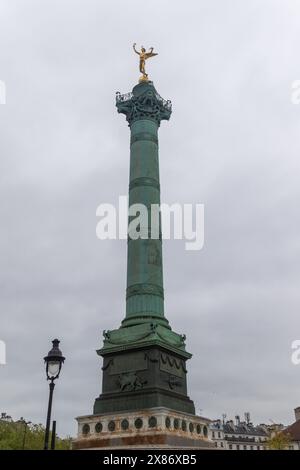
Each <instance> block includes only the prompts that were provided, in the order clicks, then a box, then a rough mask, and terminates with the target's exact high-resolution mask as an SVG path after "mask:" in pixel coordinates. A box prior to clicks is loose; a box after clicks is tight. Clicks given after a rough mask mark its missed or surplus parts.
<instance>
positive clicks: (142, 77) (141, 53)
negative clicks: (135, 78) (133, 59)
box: [133, 43, 157, 82]
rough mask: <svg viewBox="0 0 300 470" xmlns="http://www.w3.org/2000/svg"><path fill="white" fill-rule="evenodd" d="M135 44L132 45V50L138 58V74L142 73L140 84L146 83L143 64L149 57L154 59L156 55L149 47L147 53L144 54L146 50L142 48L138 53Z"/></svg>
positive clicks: (146, 77)
mask: <svg viewBox="0 0 300 470" xmlns="http://www.w3.org/2000/svg"><path fill="white" fill-rule="evenodd" d="M135 46H136V43H134V44H133V50H134V52H135V53H136V54H138V55H139V57H140V72H141V73H142V76H141V77H140V80H139V81H140V82H147V81H148V74H147V73H146V71H145V62H146V60H147V59H149V58H150V57H154V56H156V55H157V53H155V52H153V47H150V49H149V52H146V49H145V48H144V46H142V47H141V50H140V52H139V51H137V50H136V47H135Z"/></svg>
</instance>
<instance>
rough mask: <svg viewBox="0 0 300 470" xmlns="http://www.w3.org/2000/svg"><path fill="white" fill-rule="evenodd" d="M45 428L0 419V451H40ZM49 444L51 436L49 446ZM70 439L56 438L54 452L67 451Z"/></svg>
mask: <svg viewBox="0 0 300 470" xmlns="http://www.w3.org/2000/svg"><path fill="white" fill-rule="evenodd" d="M44 437H45V428H44V427H43V426H42V425H41V424H27V425H26V424H25V422H24V421H21V420H20V421H12V420H7V419H0V450H21V449H23V448H24V449H25V450H41V449H43V447H44ZM50 442H51V434H50V440H49V446H50ZM70 448H71V438H66V439H60V438H59V437H56V442H55V450H69V449H70Z"/></svg>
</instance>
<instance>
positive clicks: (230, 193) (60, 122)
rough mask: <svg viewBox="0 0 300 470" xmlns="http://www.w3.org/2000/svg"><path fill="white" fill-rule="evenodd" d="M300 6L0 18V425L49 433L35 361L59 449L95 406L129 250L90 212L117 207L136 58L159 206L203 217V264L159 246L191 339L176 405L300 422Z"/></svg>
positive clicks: (99, 5)
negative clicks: (156, 105)
mask: <svg viewBox="0 0 300 470" xmlns="http://www.w3.org/2000/svg"><path fill="white" fill-rule="evenodd" d="M299 24H300V1H299V0H291V1H288V0H235V1H234V0H205V1H204V0H202V1H201V0H197V1H196V0H193V1H192V0H188V1H186V2H182V1H177V0H172V1H171V0H164V1H162V0H160V1H158V0H152V1H151V2H149V3H145V2H140V1H136V0H135V1H133V0H126V1H124V0H118V1H116V0H109V1H107V0H102V1H101V0H97V1H96V0H51V1H50V0H43V1H40V0H35V1H31V0H19V1H17V0H2V1H1V3H0V80H4V81H5V82H6V87H7V104H6V105H0V152H1V153H0V157H1V158H0V165H1V167H0V178H1V183H0V198H1V203H0V217H1V218H0V220H1V231H0V241H1V243H0V259H1V265H0V266H1V267H0V304H1V305H0V315H1V323H0V339H2V340H4V341H5V342H6V345H7V365H6V366H0V382H1V386H0V411H5V412H7V413H9V414H11V415H12V416H13V417H14V418H19V417H20V416H24V417H25V418H26V419H30V420H32V421H35V422H42V423H44V422H45V413H46V406H47V399H48V386H47V383H46V381H45V376H44V366H43V362H42V357H43V356H44V355H45V354H46V353H47V352H48V350H49V349H50V340H51V339H53V338H54V337H56V336H58V337H59V338H60V339H61V348H62V350H63V353H64V354H65V356H66V357H67V360H66V363H65V366H64V368H63V371H62V375H61V378H60V380H59V383H58V385H57V388H56V391H55V399H54V410H53V411H54V414H53V418H56V419H57V422H58V424H57V428H58V429H57V430H58V433H59V434H66V433H70V434H72V435H75V433H76V424H75V421H74V417H75V416H78V415H82V414H89V413H91V411H92V406H93V402H94V399H95V397H96V396H97V395H99V393H100V389H101V384H100V381H101V378H100V377H101V369H100V367H101V362H100V360H99V358H98V357H97V355H96V353H95V350H96V348H98V347H99V346H101V344H102V330H104V329H113V328H115V327H118V326H119V324H120V321H121V320H122V319H123V317H124V314H125V282H126V241H119V242H117V241H100V240H97V238H96V235H95V228H96V222H97V219H96V216H95V213H96V208H97V206H98V205H99V204H100V203H101V202H112V203H113V202H116V201H117V199H118V196H119V195H124V194H126V193H127V188H128V171H129V129H128V127H127V124H126V121H125V118H124V116H121V115H118V114H117V111H116V109H115V102H114V100H115V92H116V91H117V90H119V91H121V92H128V91H130V90H131V89H132V87H133V86H134V85H135V84H136V83H137V79H138V77H139V72H138V69H137V66H138V64H137V56H136V55H135V54H134V53H133V52H132V49H131V48H132V43H133V42H137V44H138V45H140V44H143V45H145V46H147V47H149V46H153V47H155V49H157V51H158V52H159V55H158V57H156V58H155V59H152V60H151V63H150V61H149V64H148V72H149V75H150V77H151V78H152V79H153V81H154V84H155V86H156V88H157V90H158V92H159V93H160V94H161V95H162V96H163V97H164V98H166V99H171V100H172V102H173V115H172V117H171V120H170V122H163V123H162V125H161V128H160V172H161V187H162V200H163V201H164V202H168V203H173V202H181V203H189V202H193V203H204V204H205V211H206V212H205V217H206V219H205V223H206V226H205V246H204V249H203V250H201V251H199V252H193V251H185V250H184V243H183V242H181V241H165V242H164V280H165V294H166V295H165V298H166V315H167V317H168V319H169V321H170V323H171V325H172V327H173V328H174V329H175V331H177V332H180V333H181V332H182V333H186V335H187V349H188V350H189V351H190V352H192V353H193V358H192V360H191V361H189V367H188V369H189V375H188V380H189V394H190V396H191V398H192V399H193V400H194V401H195V403H196V408H197V410H198V412H200V410H202V411H201V413H202V414H203V415H205V416H208V417H210V418H218V417H220V416H221V414H222V413H224V412H225V413H227V415H228V417H230V416H234V415H235V414H237V413H239V414H242V413H243V412H244V411H250V413H251V417H252V419H253V421H254V422H256V423H259V422H269V419H273V420H274V421H282V422H284V423H288V422H291V421H292V420H293V413H292V409H293V408H294V407H295V406H299V405H300V396H299V391H300V365H299V366H295V365H292V363H291V359H290V358H291V352H292V350H291V342H292V341H293V340H294V339H300V319H299V309H300V288H299V279H300V262H299V261H300V239H299V230H300V220H299V198H300V185H299V176H300V164H299V155H300V141H299V124H300V106H296V105H293V104H291V101H290V90H291V83H292V81H293V80H296V79H300V53H299V44H300V27H299Z"/></svg>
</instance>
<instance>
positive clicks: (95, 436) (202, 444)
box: [73, 408, 213, 449]
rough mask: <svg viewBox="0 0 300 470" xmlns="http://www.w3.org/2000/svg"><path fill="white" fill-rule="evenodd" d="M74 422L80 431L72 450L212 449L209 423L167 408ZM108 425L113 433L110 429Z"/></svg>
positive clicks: (108, 415)
mask: <svg viewBox="0 0 300 470" xmlns="http://www.w3.org/2000/svg"><path fill="white" fill-rule="evenodd" d="M77 421H78V427H79V431H78V438H77V439H76V440H75V441H74V442H73V448H74V449H116V448H130V447H134V448H149V447H155V448H212V447H213V442H212V441H211V436H210V434H209V423H210V420H208V419H206V418H203V417H201V416H195V415H190V414H184V413H177V412H174V411H172V410H169V409H168V408H153V409H147V410H145V409H144V410H137V411H136V412H134V413H130V412H127V413H116V414H110V413H109V414H104V415H91V416H83V417H80V418H77ZM111 423H114V427H113V431H110V429H109V425H110V424H111ZM124 423H125V424H126V426H123V424H124ZM111 429H112V428H111ZM87 430H88V432H87ZM97 430H98V431H99V430H100V432H97Z"/></svg>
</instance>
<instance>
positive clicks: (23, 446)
mask: <svg viewBox="0 0 300 470" xmlns="http://www.w3.org/2000/svg"><path fill="white" fill-rule="evenodd" d="M19 422H20V423H21V424H24V433H23V442H22V450H24V449H25V440H26V431H27V427H28V425H29V424H31V421H26V420H25V419H24V418H20V421H19Z"/></svg>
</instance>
